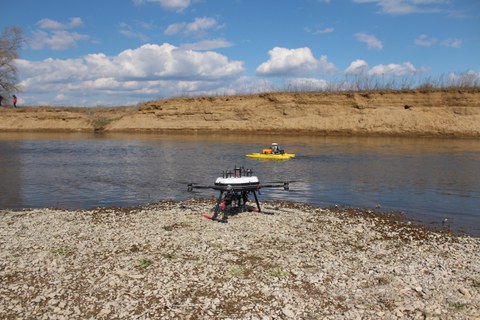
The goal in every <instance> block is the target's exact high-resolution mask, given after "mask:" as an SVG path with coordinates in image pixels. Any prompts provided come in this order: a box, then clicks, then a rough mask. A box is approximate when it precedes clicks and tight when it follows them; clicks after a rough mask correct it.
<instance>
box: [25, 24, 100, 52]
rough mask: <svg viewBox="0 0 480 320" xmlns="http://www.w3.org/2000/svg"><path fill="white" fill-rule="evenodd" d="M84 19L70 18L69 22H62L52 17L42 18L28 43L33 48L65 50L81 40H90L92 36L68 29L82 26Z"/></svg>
mask: <svg viewBox="0 0 480 320" xmlns="http://www.w3.org/2000/svg"><path fill="white" fill-rule="evenodd" d="M82 25H83V21H82V19H81V18H79V17H74V18H71V19H70V22H69V23H61V22H59V21H55V20H51V19H42V20H40V21H38V22H37V26H38V27H39V30H35V31H33V32H32V36H31V37H30V38H29V39H28V45H29V47H30V48H31V49H33V50H40V49H43V48H49V49H52V50H65V49H68V48H72V47H76V46H77V43H78V42H79V41H83V40H88V39H89V38H90V37H89V36H87V35H84V34H80V33H78V32H71V31H67V30H68V29H72V28H76V27H80V26H82Z"/></svg>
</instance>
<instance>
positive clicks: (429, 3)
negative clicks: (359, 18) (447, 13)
mask: <svg viewBox="0 0 480 320" xmlns="http://www.w3.org/2000/svg"><path fill="white" fill-rule="evenodd" d="M353 2H355V3H360V4H362V3H373V4H376V5H377V6H378V7H380V13H385V14H391V15H403V14H412V13H432V12H440V11H442V8H443V5H445V4H448V3H449V2H450V1H449V0H353Z"/></svg>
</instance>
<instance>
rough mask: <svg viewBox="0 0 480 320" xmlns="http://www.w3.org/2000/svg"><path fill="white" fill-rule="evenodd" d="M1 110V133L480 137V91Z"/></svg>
mask: <svg viewBox="0 0 480 320" xmlns="http://www.w3.org/2000/svg"><path fill="white" fill-rule="evenodd" d="M0 110H1V111H0V130H95V129H96V130H106V131H163V130H189V131H190V130H197V131H232V132H233V131H248V132H251V133H253V132H259V133H260V132H263V133H266V132H269V133H299V134H341V135H398V136H410V135H411V136H458V137H480V90H464V91H459V90H455V91H454V90H448V91H441V90H438V91H424V92H421V91H402V92H398V91H390V92H345V93H267V94H257V95H249V96H222V97H201V98H175V99H168V100H160V101H153V102H148V103H145V104H143V105H140V106H139V107H136V108H111V109H89V108H68V109H67V108H33V107H32V108H24V109H16V110H14V109H0Z"/></svg>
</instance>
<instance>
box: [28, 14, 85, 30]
mask: <svg viewBox="0 0 480 320" xmlns="http://www.w3.org/2000/svg"><path fill="white" fill-rule="evenodd" d="M37 26H38V27H39V28H40V29H48V30H66V29H71V28H77V27H81V26H83V21H82V19H81V18H80V17H74V18H70V22H69V23H61V22H59V21H55V20H52V19H42V20H40V21H38V22H37Z"/></svg>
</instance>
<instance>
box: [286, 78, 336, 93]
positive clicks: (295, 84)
mask: <svg viewBox="0 0 480 320" xmlns="http://www.w3.org/2000/svg"><path fill="white" fill-rule="evenodd" d="M285 85H286V86H287V88H289V89H290V90H300V91H317V90H325V89H326V88H327V87H328V86H329V82H328V81H326V80H323V79H315V78H294V79H288V80H287V81H286V82H285Z"/></svg>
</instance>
